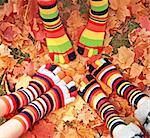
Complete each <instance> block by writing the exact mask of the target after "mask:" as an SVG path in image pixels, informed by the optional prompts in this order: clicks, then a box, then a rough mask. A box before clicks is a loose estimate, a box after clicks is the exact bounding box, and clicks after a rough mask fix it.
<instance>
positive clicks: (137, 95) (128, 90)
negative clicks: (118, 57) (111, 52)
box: [88, 56, 148, 107]
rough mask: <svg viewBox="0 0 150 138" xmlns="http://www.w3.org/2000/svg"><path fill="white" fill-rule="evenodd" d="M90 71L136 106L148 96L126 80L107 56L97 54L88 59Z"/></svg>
mask: <svg viewBox="0 0 150 138" xmlns="http://www.w3.org/2000/svg"><path fill="white" fill-rule="evenodd" d="M88 66H89V71H90V73H92V74H93V75H94V76H95V77H96V79H97V80H101V81H102V82H104V83H105V84H107V85H108V86H109V87H110V88H112V89H113V91H116V92H117V94H118V95H119V96H121V97H123V98H125V99H127V100H128V102H129V103H130V104H131V105H132V106H134V107H137V105H138V102H139V101H140V100H141V99H142V98H144V97H148V96H147V95H146V94H145V93H143V92H142V91H141V90H140V89H138V88H137V87H136V86H134V85H132V84H131V83H130V82H129V81H128V80H125V79H124V78H123V76H122V75H121V74H120V72H119V71H118V70H117V68H116V67H115V66H114V65H113V64H112V63H111V62H110V61H109V60H108V59H106V58H101V56H95V57H93V58H91V59H90V60H89V61H88Z"/></svg>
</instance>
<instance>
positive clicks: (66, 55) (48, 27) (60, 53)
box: [38, 0, 76, 63]
mask: <svg viewBox="0 0 150 138" xmlns="http://www.w3.org/2000/svg"><path fill="white" fill-rule="evenodd" d="M38 4H39V11H40V16H41V19H42V21H43V24H44V27H45V32H46V43H47V47H48V50H49V55H50V58H51V59H52V60H53V61H55V62H59V63H68V62H69V61H72V60H74V59H75V58H76V55H75V52H74V49H73V47H72V44H71V42H70V40H69V38H68V36H67V34H66V32H65V29H64V26H63V24H62V21H61V19H60V16H59V11H58V8H57V0H38Z"/></svg>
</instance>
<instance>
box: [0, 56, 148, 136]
mask: <svg viewBox="0 0 150 138" xmlns="http://www.w3.org/2000/svg"><path fill="white" fill-rule="evenodd" d="M87 66H88V70H89V72H90V74H88V75H86V77H85V78H83V81H82V82H81V83H80V85H81V87H80V91H79V92H78V94H79V95H80V96H81V97H82V98H83V99H84V100H85V101H86V102H87V103H89V105H90V106H91V107H92V108H93V109H95V110H97V111H98V112H99V113H100V116H101V118H102V119H103V120H104V121H105V122H106V124H107V126H108V128H109V130H110V132H111V133H112V135H113V136H114V137H115V138H120V136H121V137H122V138H123V137H125V138H132V137H134V138H142V137H143V133H142V132H141V130H140V129H139V128H138V127H137V126H136V125H134V124H132V123H130V124H129V125H126V124H125V122H124V121H123V120H122V119H121V118H120V117H119V116H118V114H117V111H116V110H115V108H114V107H113V105H112V104H111V103H110V102H109V99H108V97H107V96H106V95H105V94H104V92H103V90H102V89H101V86H100V84H99V83H98V82H97V81H98V80H101V81H103V82H104V83H106V84H107V85H108V86H109V87H111V88H112V89H113V90H115V91H116V92H117V93H118V95H120V96H122V97H124V98H126V99H127V100H128V101H129V103H130V104H131V105H132V106H135V107H136V111H135V116H136V118H137V119H138V120H139V121H140V123H141V124H142V125H144V127H145V129H146V130H147V132H148V133H149V132H150V131H149V128H150V127H149V125H150V117H149V116H150V115H149V112H150V108H149V105H150V99H149V97H148V96H147V95H145V94H144V93H143V92H141V91H140V90H138V89H137V88H136V87H135V86H133V85H132V84H130V83H129V82H128V81H126V80H124V79H123V77H122V76H121V75H120V73H119V72H118V71H117V69H116V68H115V66H113V65H112V64H111V63H110V62H109V61H108V60H107V59H103V58H101V57H100V56H97V57H93V58H91V59H90V60H89V61H88V63H87ZM76 95H77V89H76V87H75V82H73V81H72V79H71V78H70V77H67V76H66V75H65V73H64V72H63V71H62V70H61V68H60V67H58V66H56V65H52V64H47V65H44V66H42V67H41V68H40V69H39V70H38V71H37V73H36V74H35V75H34V76H33V80H32V81H31V82H30V83H29V86H28V87H27V88H23V89H20V90H18V91H17V92H15V93H12V94H10V95H5V96H2V97H0V109H3V110H0V116H4V115H6V114H8V113H11V112H12V111H15V110H16V109H19V108H21V107H23V106H26V105H27V106H26V107H25V109H23V110H22V111H21V113H20V114H18V115H17V116H15V117H13V118H12V119H10V120H9V121H8V122H6V123H5V124H3V125H2V126H0V132H1V131H4V132H8V133H6V134H5V135H6V137H7V136H10V135H11V136H15V137H18V136H20V135H22V133H24V132H25V131H27V129H28V128H29V127H30V126H31V125H33V124H34V122H35V121H37V120H39V119H41V118H43V116H45V115H46V114H47V113H48V112H52V111H54V110H57V109H59V108H61V107H63V106H65V105H66V104H68V103H70V102H73V101H74V99H75V97H76ZM12 123H13V124H16V126H17V127H15V128H14V129H12ZM5 130H7V131H5ZM0 134H3V136H4V133H0ZM0 137H1V135H0Z"/></svg>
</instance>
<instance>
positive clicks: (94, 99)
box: [79, 75, 143, 138]
mask: <svg viewBox="0 0 150 138" xmlns="http://www.w3.org/2000/svg"><path fill="white" fill-rule="evenodd" d="M79 95H81V97H83V99H84V100H85V101H86V102H87V103H89V105H90V106H91V107H92V108H94V109H95V110H97V111H98V112H99V114H100V115H101V118H102V119H103V120H104V121H105V122H106V124H107V127H108V128H109V130H110V132H111V134H112V135H113V137H114V138H120V137H121V138H131V137H134V136H136V135H137V136H139V137H138V138H142V137H143V135H142V132H141V130H140V129H139V128H138V127H137V126H136V125H134V124H132V123H130V124H129V125H127V124H125V122H124V121H123V120H122V119H121V118H120V117H119V116H118V114H117V111H116V110H115V108H114V106H113V105H112V104H111V103H110V102H109V100H108V98H107V97H106V95H105V94H104V92H103V90H102V89H101V86H100V85H99V84H98V83H97V81H96V80H95V79H94V77H93V76H92V75H86V77H85V78H84V79H83V81H82V82H81V88H80V91H79Z"/></svg>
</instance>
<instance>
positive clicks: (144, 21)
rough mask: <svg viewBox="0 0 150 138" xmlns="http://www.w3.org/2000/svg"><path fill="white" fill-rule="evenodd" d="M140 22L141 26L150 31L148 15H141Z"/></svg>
mask: <svg viewBox="0 0 150 138" xmlns="http://www.w3.org/2000/svg"><path fill="white" fill-rule="evenodd" d="M139 22H140V24H141V27H143V28H146V30H148V31H150V20H149V17H148V16H140V17H139Z"/></svg>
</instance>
